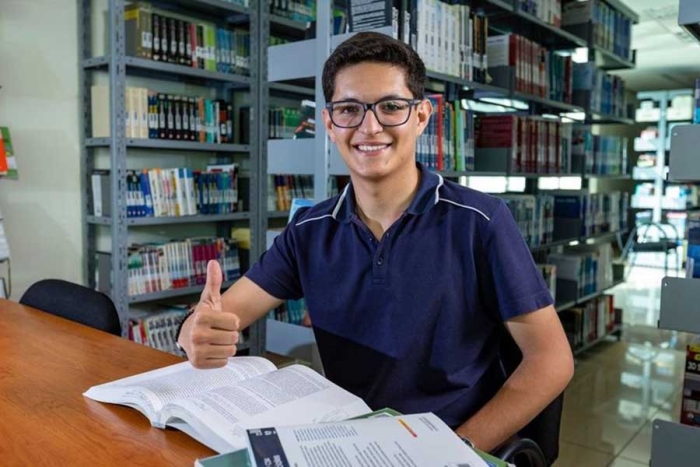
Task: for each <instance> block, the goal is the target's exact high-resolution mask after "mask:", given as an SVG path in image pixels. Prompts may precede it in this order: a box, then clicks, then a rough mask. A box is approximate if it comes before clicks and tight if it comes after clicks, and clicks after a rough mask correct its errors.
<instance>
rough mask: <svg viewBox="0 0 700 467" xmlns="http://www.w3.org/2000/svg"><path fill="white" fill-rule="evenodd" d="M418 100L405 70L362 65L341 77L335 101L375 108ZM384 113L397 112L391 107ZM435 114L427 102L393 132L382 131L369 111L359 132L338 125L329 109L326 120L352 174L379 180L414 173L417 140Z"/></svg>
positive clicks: (337, 78)
mask: <svg viewBox="0 0 700 467" xmlns="http://www.w3.org/2000/svg"><path fill="white" fill-rule="evenodd" d="M415 97H416V96H414V95H413V94H412V93H411V91H410V90H409V89H408V87H407V86H406V78H405V73H404V71H403V69H402V68H401V67H398V66H395V65H390V64H386V63H375V62H363V63H359V64H357V65H351V66H347V67H345V68H343V69H341V70H340V71H339V72H338V74H337V75H336V76H335V86H334V92H333V97H332V99H331V100H332V101H333V102H337V101H346V100H352V101H358V102H364V103H373V102H377V101H379V100H382V99H386V98H394V99H396V98H403V99H414V98H415ZM385 109H386V110H387V111H391V110H392V108H391V107H389V108H385ZM377 111H378V112H379V111H380V110H377ZM431 111H432V108H431V105H430V102H429V101H427V100H424V101H422V102H421V103H420V104H417V105H413V106H411V112H410V116H409V118H408V121H407V122H406V123H405V124H403V125H400V126H392V127H389V126H387V127H385V126H382V125H381V124H380V123H379V122H378V121H377V117H376V115H375V114H374V113H373V112H371V111H369V110H368V111H367V114H366V115H365V118H364V120H363V121H362V124H361V125H360V126H359V127H357V128H340V127H337V126H335V125H334V124H333V122H332V121H331V118H330V114H329V112H328V110H327V109H324V111H323V121H324V124H325V126H326V129H327V131H328V134H329V136H330V138H331V141H333V142H334V143H335V144H336V146H337V147H338V150H339V152H340V155H341V156H342V157H343V160H344V161H345V164H346V165H347V166H348V169H349V170H350V174H351V175H353V176H354V177H360V178H363V179H367V180H378V179H382V178H385V177H387V176H390V175H392V174H397V173H402V172H404V171H407V170H415V150H416V139H417V138H418V137H419V136H420V134H421V133H422V132H423V130H424V129H425V127H426V125H427V123H428V119H429V117H430V113H431Z"/></svg>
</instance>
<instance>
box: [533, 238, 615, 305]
mask: <svg viewBox="0 0 700 467" xmlns="http://www.w3.org/2000/svg"><path fill="white" fill-rule="evenodd" d="M612 260H613V252H612V245H611V244H610V243H603V244H600V245H582V246H577V247H574V248H571V249H567V250H566V251H565V252H563V253H550V254H549V255H547V263H549V264H554V265H555V266H556V267H557V299H558V300H559V301H560V302H568V301H572V300H578V299H580V298H581V297H584V296H586V295H590V294H593V293H596V292H599V291H601V290H604V289H606V288H608V287H610V286H611V285H612V284H613V273H612Z"/></svg>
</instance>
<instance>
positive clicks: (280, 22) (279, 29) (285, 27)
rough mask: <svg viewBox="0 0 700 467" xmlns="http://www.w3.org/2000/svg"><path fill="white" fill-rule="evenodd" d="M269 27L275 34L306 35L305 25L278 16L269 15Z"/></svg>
mask: <svg viewBox="0 0 700 467" xmlns="http://www.w3.org/2000/svg"><path fill="white" fill-rule="evenodd" d="M269 18H270V27H271V28H272V29H273V30H274V32H276V33H280V34H286V35H292V36H299V35H302V36H303V35H304V34H305V33H306V24H305V23H302V22H301V21H294V20H293V19H289V18H285V17H283V16H279V15H270V16H269Z"/></svg>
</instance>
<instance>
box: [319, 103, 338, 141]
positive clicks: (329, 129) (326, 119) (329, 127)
mask: <svg viewBox="0 0 700 467" xmlns="http://www.w3.org/2000/svg"><path fill="white" fill-rule="evenodd" d="M321 113H322V115H323V125H324V126H325V127H326V133H328V136H330V138H331V141H332V142H334V143H335V133H333V122H332V121H331V114H330V113H328V109H323V111H322V112H321Z"/></svg>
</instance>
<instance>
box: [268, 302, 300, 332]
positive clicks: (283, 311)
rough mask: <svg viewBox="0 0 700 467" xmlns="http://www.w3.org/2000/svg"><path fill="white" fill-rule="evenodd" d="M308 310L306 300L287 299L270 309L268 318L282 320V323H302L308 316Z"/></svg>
mask: <svg viewBox="0 0 700 467" xmlns="http://www.w3.org/2000/svg"><path fill="white" fill-rule="evenodd" d="M308 313H309V310H308V308H307V306H306V300H304V299H303V298H302V299H301V300H287V301H285V302H284V303H283V304H282V305H280V306H279V307H277V308H275V309H274V310H271V311H270V313H269V314H268V319H274V320H276V321H282V322H283V323H289V324H296V325H302V324H304V323H305V319H304V318H307V317H308Z"/></svg>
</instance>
